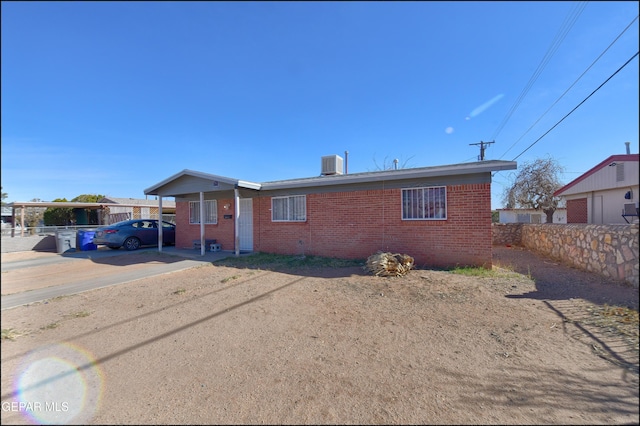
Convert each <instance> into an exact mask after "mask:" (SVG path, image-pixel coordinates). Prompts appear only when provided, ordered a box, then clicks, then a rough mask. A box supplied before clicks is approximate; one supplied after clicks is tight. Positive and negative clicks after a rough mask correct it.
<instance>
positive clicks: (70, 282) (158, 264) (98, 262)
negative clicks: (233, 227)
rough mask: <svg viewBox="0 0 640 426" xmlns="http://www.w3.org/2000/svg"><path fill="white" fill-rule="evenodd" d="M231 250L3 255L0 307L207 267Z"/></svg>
mask: <svg viewBox="0 0 640 426" xmlns="http://www.w3.org/2000/svg"><path fill="white" fill-rule="evenodd" d="M233 255H234V253H233V252H224V251H223V252H213V253H212V252H206V253H205V255H204V256H201V255H200V251H199V250H184V249H176V248H175V247H164V248H163V250H162V253H159V252H158V249H157V248H156V247H154V248H144V249H140V250H136V251H132V252H129V251H125V250H111V249H108V248H106V247H105V248H100V249H98V250H90V251H70V252H67V253H62V254H58V253H55V252H37V251H29V252H16V253H2V281H1V293H2V309H9V308H14V307H16V306H21V305H26V304H29V303H34V302H40V301H43V300H47V299H51V298H53V297H59V296H67V295H71V294H76V293H81V292H84V291H88V290H95V289H97V288H102V287H108V286H111V285H116V284H121V283H126V282H130V281H135V280H138V279H141V278H147V277H150V276H154V275H160V274H167V273H171V272H176V271H180V270H183V269H188V268H193V267H197V266H201V265H203V264H210V263H212V262H215V261H216V260H219V259H223V258H225V257H228V256H233Z"/></svg>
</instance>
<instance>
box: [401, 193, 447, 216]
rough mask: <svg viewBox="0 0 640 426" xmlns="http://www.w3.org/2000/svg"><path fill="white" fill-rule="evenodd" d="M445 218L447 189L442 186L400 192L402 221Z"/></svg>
mask: <svg viewBox="0 0 640 426" xmlns="http://www.w3.org/2000/svg"><path fill="white" fill-rule="evenodd" d="M446 218H447V189H446V187H444V186H435V187H429V188H411V189H403V190H402V220H441V219H446Z"/></svg>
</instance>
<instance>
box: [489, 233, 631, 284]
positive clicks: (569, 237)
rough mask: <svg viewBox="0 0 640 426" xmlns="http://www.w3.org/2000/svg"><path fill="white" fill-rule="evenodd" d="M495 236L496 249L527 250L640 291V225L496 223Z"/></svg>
mask: <svg viewBox="0 0 640 426" xmlns="http://www.w3.org/2000/svg"><path fill="white" fill-rule="evenodd" d="M492 232H493V244H494V245H507V244H511V245H516V246H523V247H525V248H527V249H529V250H531V251H535V252H537V253H540V254H541V255H543V256H547V257H549V258H551V259H554V260H556V261H559V262H562V263H564V264H567V265H570V266H573V267H575V268H579V269H583V270H586V271H589V272H594V273H598V274H601V275H603V276H605V277H607V278H612V279H615V280H620V281H626V282H628V283H629V284H631V285H633V286H634V287H635V288H638V281H639V280H640V270H639V268H640V267H639V256H638V224H628V225H627V224H621V225H587V224H553V223H550V224H533V223H494V224H493V226H492Z"/></svg>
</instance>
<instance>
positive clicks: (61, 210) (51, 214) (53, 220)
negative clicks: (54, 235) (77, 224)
mask: <svg viewBox="0 0 640 426" xmlns="http://www.w3.org/2000/svg"><path fill="white" fill-rule="evenodd" d="M53 202H54V203H60V202H65V203H66V202H67V199H66V198H56V199H55V200H53ZM43 218H44V224H45V225H47V226H65V225H69V224H70V223H71V222H72V221H73V209H70V208H66V207H49V208H47V210H45V212H44V216H43Z"/></svg>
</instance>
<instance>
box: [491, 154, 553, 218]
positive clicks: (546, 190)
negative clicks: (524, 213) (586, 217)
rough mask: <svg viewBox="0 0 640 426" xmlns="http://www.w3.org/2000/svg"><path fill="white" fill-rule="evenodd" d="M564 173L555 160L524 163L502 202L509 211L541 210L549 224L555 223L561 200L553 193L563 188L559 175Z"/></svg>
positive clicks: (547, 159)
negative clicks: (516, 209)
mask: <svg viewBox="0 0 640 426" xmlns="http://www.w3.org/2000/svg"><path fill="white" fill-rule="evenodd" d="M563 171H564V168H563V167H562V166H561V165H560V164H559V163H558V162H557V161H556V160H554V159H553V158H539V159H537V160H535V161H533V162H531V163H524V165H523V166H522V168H521V169H520V171H519V172H518V174H517V175H516V177H515V179H514V181H513V184H512V185H511V186H510V187H508V188H506V189H505V191H504V194H503V199H502V202H503V203H504V205H505V206H506V208H508V209H513V208H518V207H519V208H529V209H535V210H540V211H542V212H544V213H545V214H546V216H547V223H553V213H554V212H555V211H556V209H557V208H558V207H559V204H560V198H558V197H554V195H553V193H554V192H556V191H557V190H558V189H560V188H561V187H562V183H561V182H560V178H559V175H560V173H562V172H563Z"/></svg>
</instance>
